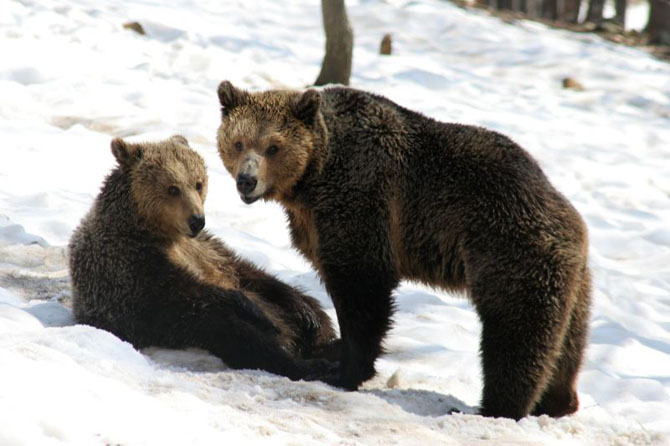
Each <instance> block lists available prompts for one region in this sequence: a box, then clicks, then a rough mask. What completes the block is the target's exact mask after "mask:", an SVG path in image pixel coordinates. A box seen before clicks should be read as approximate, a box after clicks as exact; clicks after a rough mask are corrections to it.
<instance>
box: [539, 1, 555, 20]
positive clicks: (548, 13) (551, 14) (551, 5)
mask: <svg viewBox="0 0 670 446" xmlns="http://www.w3.org/2000/svg"><path fill="white" fill-rule="evenodd" d="M557 10H558V1H557V0H544V1H543V2H542V17H543V18H545V19H549V20H556V19H557V18H558V14H557Z"/></svg>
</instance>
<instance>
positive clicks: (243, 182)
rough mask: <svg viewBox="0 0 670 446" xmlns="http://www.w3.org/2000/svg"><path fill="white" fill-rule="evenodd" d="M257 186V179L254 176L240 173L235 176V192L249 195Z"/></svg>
mask: <svg viewBox="0 0 670 446" xmlns="http://www.w3.org/2000/svg"><path fill="white" fill-rule="evenodd" d="M256 184H258V179H257V178H256V177H255V176H252V175H248V174H246V173H241V174H239V175H238V176H237V190H238V191H240V193H242V194H245V195H246V194H249V193H251V192H253V190H254V189H255V188H256Z"/></svg>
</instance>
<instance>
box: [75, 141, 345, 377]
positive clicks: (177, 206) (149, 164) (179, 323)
mask: <svg viewBox="0 0 670 446" xmlns="http://www.w3.org/2000/svg"><path fill="white" fill-rule="evenodd" d="M187 144H188V143H187V142H186V140H185V139H184V138H183V137H180V136H175V137H172V138H171V139H169V140H166V141H161V142H159V143H153V144H151V143H143V144H127V143H125V142H124V141H122V140H119V139H116V140H114V141H113V142H112V152H113V154H114V156H115V157H116V159H117V161H118V163H119V166H117V167H116V168H115V169H114V170H113V171H112V173H111V174H110V175H109V176H108V177H107V179H106V180H105V183H104V185H103V187H102V191H101V192H100V195H99V196H98V198H97V199H96V201H95V204H94V205H93V208H92V209H91V211H90V212H89V214H88V215H87V216H86V218H85V219H84V220H83V221H82V223H81V225H80V226H79V228H78V229H77V230H76V231H75V233H74V234H73V236H72V239H71V241H70V247H69V248H70V251H69V252H70V274H71V278H72V285H73V306H74V313H75V316H76V318H77V320H78V321H79V322H81V323H85V324H89V325H93V326H95V327H99V328H102V329H105V330H109V331H111V332H112V333H114V334H115V335H117V336H119V337H120V338H121V339H124V340H126V341H129V342H131V343H132V344H133V345H135V346H136V347H145V346H149V345H154V346H163V347H170V348H185V347H199V348H203V349H206V350H209V351H210V352H211V353H213V354H215V355H217V356H219V357H220V358H221V359H222V360H223V361H224V362H226V363H227V364H228V365H229V366H231V367H234V368H260V369H265V370H268V371H271V372H274V373H278V374H281V375H285V376H288V377H290V378H292V379H299V378H310V377H313V376H316V375H320V374H323V373H325V372H326V371H327V370H329V369H330V367H331V366H332V364H331V363H330V362H328V361H325V360H321V359H308V358H312V357H315V356H335V355H336V354H337V351H336V350H337V344H336V343H334V338H335V335H334V332H333V329H332V326H331V323H330V320H329V318H328V316H327V315H326V314H325V313H324V312H323V310H322V309H321V307H320V306H319V304H318V302H317V301H316V300H314V299H313V298H311V297H309V296H306V295H304V294H302V293H301V292H300V291H298V290H297V289H295V288H292V287H290V286H289V285H286V284H284V283H283V282H281V281H279V280H277V279H276V278H274V277H272V276H270V275H269V274H267V273H265V272H263V271H262V270H260V269H259V268H257V267H255V266H254V265H252V264H251V263H249V262H247V261H245V260H242V259H240V258H239V257H237V256H236V255H235V253H234V252H233V251H231V250H230V249H229V248H228V247H226V246H225V245H224V244H223V243H221V242H220V241H219V240H217V239H215V238H214V237H212V236H210V235H209V234H207V233H206V232H200V229H201V228H196V230H193V228H192V227H191V226H190V224H189V218H190V217H191V216H192V215H203V203H204V200H205V196H206V193H207V173H206V171H205V165H204V162H203V160H202V158H201V157H200V156H199V155H198V154H197V153H196V152H195V151H193V150H192V149H191V148H190V147H188V145H187ZM171 187H172V188H174V187H176V188H178V189H179V192H178V193H177V194H175V193H174V189H172V192H173V193H170V188H171ZM203 218H204V217H203ZM203 224H204V221H203Z"/></svg>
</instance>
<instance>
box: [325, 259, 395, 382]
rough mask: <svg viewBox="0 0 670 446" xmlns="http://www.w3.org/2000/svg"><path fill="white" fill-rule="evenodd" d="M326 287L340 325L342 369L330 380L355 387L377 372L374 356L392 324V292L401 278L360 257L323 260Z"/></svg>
mask: <svg viewBox="0 0 670 446" xmlns="http://www.w3.org/2000/svg"><path fill="white" fill-rule="evenodd" d="M322 271H323V276H324V281H325V284H326V288H327V290H328V292H329V294H330V296H331V298H332V299H333V303H334V304H335V309H336V311H337V319H338V322H339V325H340V337H341V356H340V370H339V373H338V374H337V375H336V376H331V377H327V378H326V379H325V381H326V382H328V383H329V384H332V385H335V386H337V387H343V388H345V389H349V390H356V389H357V388H358V386H359V385H360V384H361V383H363V382H364V381H367V380H368V379H370V378H372V377H373V376H374V375H375V373H376V372H375V360H376V359H377V357H378V356H379V355H380V354H381V353H382V352H383V347H382V342H383V340H384V337H385V336H386V332H387V331H388V330H389V328H390V326H391V316H392V313H393V302H392V297H391V292H392V291H393V289H394V288H395V287H396V285H397V283H398V279H397V278H396V276H395V274H393V272H392V271H391V270H390V268H388V267H386V268H384V265H379V264H374V263H372V262H366V261H365V259H364V258H359V259H358V261H357V262H354V261H353V260H352V262H351V263H349V262H345V263H344V264H343V263H340V262H334V263H328V262H323V263H322Z"/></svg>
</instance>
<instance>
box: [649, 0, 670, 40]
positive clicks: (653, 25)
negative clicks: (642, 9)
mask: <svg viewBox="0 0 670 446" xmlns="http://www.w3.org/2000/svg"><path fill="white" fill-rule="evenodd" d="M647 32H648V33H649V42H650V43H653V44H657V45H670V0H649V22H647Z"/></svg>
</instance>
